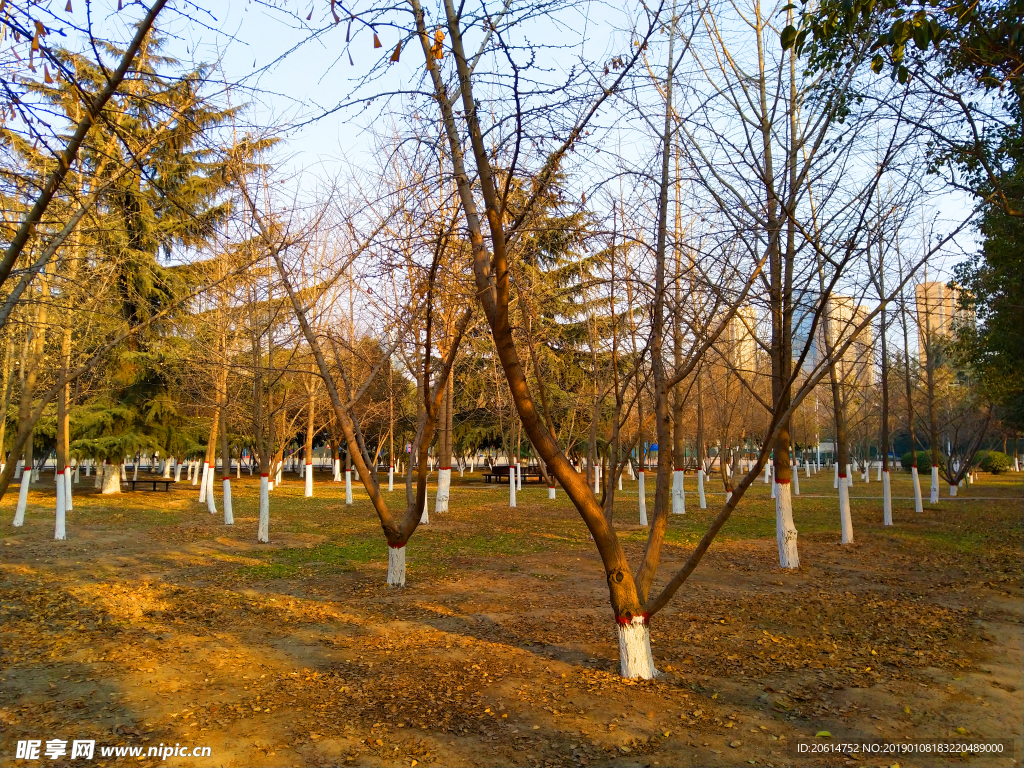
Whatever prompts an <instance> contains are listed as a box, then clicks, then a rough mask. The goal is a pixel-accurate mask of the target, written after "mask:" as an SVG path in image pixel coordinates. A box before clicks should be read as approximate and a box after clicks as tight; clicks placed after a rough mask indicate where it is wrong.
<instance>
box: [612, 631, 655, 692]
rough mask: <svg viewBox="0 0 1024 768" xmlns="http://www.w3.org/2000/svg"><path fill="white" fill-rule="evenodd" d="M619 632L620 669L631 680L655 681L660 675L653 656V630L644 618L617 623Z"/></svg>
mask: <svg viewBox="0 0 1024 768" xmlns="http://www.w3.org/2000/svg"><path fill="white" fill-rule="evenodd" d="M616 626H617V627H618V630H619V668H620V670H621V672H622V676H623V677H625V678H627V679H630V680H653V679H654V678H655V676H657V674H658V670H657V669H656V668H655V667H654V656H653V655H652V654H651V628H650V626H649V625H648V623H647V620H646V619H645V618H643V617H642V616H634V617H633V619H632V621H630V622H629V623H625V622H622V621H619V622H617V624H616Z"/></svg>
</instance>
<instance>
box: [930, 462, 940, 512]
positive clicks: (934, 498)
mask: <svg viewBox="0 0 1024 768" xmlns="http://www.w3.org/2000/svg"><path fill="white" fill-rule="evenodd" d="M931 503H932V504H938V503H939V467H938V465H936V466H933V467H932V488H931Z"/></svg>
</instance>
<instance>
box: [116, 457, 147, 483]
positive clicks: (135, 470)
mask: <svg viewBox="0 0 1024 768" xmlns="http://www.w3.org/2000/svg"><path fill="white" fill-rule="evenodd" d="M141 463H142V460H141V458H139V459H136V460H135V465H134V466H133V467H132V480H138V479H139V464H141ZM121 479H122V480H127V479H128V478H127V477H125V476H124V465H123V464H122V465H121Z"/></svg>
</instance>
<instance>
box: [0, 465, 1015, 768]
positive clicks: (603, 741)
mask: <svg viewBox="0 0 1024 768" xmlns="http://www.w3.org/2000/svg"><path fill="white" fill-rule="evenodd" d="M83 480H84V479H83ZM687 482H688V489H689V492H688V498H687V514H686V515H685V516H674V517H673V518H672V520H671V521H670V529H669V532H668V537H667V543H666V546H665V550H664V557H663V565H662V569H661V572H660V575H661V577H662V579H667V578H668V576H667V574H670V573H671V572H672V570H673V567H678V566H679V564H680V563H681V562H682V561H683V560H684V559H685V557H686V555H687V553H688V551H689V550H690V548H691V547H692V545H693V543H694V542H695V541H696V540H697V539H698V538H699V537H700V535H701V534H702V533H703V530H704V529H705V528H706V526H707V524H708V522H709V520H710V519H711V515H712V513H713V512H717V506H718V505H720V504H721V503H722V500H723V496H722V495H721V494H717V495H711V496H710V501H709V507H711V509H709V510H707V511H701V510H699V509H697V503H696V501H697V500H696V494H695V493H694V492H693V491H694V487H693V482H694V481H693V478H692V477H690V478H688V481H687ZM181 485H182V486H184V487H181V488H179V489H178V490H175V491H173V492H171V493H162V492H156V493H153V492H150V491H144V492H143V491H140V492H135V493H125V494H122V495H120V496H99V495H96V494H95V493H94V492H93V491H92V490H91V483H88V484H86V483H85V482H83V483H82V486H81V489H80V490H79V491H78V492H77V493H76V494H75V510H74V512H72V513H70V514H69V515H68V540H67V541H64V542H55V541H53V540H52V535H53V512H52V505H53V499H54V497H53V490H52V485H51V484H48V483H41V484H40V486H39V489H38V490H34V491H33V492H32V494H31V497H30V507H29V510H28V515H27V518H26V524H25V526H24V527H23V528H21V529H15V528H12V527H11V519H12V517H13V504H14V502H15V500H16V493H9V494H8V495H7V496H6V497H5V498H4V501H3V508H2V510H0V514H2V529H0V536H2V541H3V546H2V549H0V554H2V556H3V558H2V578H3V582H2V590H3V616H2V618H3V645H2V648H3V655H2V675H3V677H2V692H0V721H2V726H3V728H2V736H0V764H2V765H4V766H7V765H42V764H47V765H86V764H88V765H104V764H107V765H143V766H146V765H160V764H162V765H169V766H170V765H181V766H191V765H195V766H310V765H315V766H320V765H373V766H407V767H411V766H417V765H421V766H477V765H479V766H502V765H516V766H519V765H523V766H534V765H544V766H548V765H552V766H553V765H589V766H674V765H682V766H691V765H692V766H713V765H744V766H745V765H748V764H749V765H768V766H771V765H776V766H778V765H866V766H876V765H884V766H890V765H894V764H899V765H902V766H915V765H986V766H988V765H997V766H998V765H1019V763H1020V759H1021V749H1022V743H1021V730H1022V725H1021V724H1022V721H1024V706H1022V691H1021V670H1022V667H1024V662H1022V649H1021V637H1022V600H1021V597H1022V573H1021V545H1022V521H1021V517H1022V515H1021V512H1022V484H1021V475H1019V474H1009V475H1004V476H1000V477H993V476H987V475H982V477H981V480H980V482H979V483H978V484H976V485H974V486H970V487H968V488H966V489H963V490H962V491H961V494H962V495H961V497H960V498H957V499H948V498H947V497H945V496H943V498H942V500H941V502H940V503H939V504H937V505H934V506H927V507H926V509H925V512H924V514H921V515H915V514H914V512H913V502H912V500H911V499H910V498H909V482H908V479H907V477H906V476H904V475H897V476H896V477H895V480H894V490H895V494H896V496H897V497H898V498H897V500H896V502H895V505H894V514H893V516H894V520H895V525H894V526H893V527H891V528H884V527H883V526H882V524H881V520H882V514H881V509H880V507H881V503H880V501H879V500H878V499H877V498H875V496H876V494H879V493H880V489H881V485H880V484H879V483H875V482H872V483H871V484H870V485H867V486H865V485H863V484H860V483H857V484H856V485H855V486H854V488H853V491H852V495H853V502H852V503H853V518H854V526H855V528H854V530H855V536H856V543H854V544H853V545H851V546H842V545H840V544H839V543H838V538H839V525H838V523H839V521H838V505H837V502H836V497H835V495H834V494H835V492H834V491H833V490H832V476H831V472H828V473H826V472H822V473H821V474H820V475H818V476H816V477H814V478H813V479H807V478H803V479H802V480H801V485H802V488H801V490H802V491H803V495H802V496H800V497H797V498H796V499H795V500H794V509H795V512H794V517H795V520H796V524H797V527H798V529H799V531H800V538H799V546H800V559H801V568H800V569H799V570H797V571H782V570H781V569H779V568H778V559H777V551H776V545H775V537H774V529H775V524H774V512H773V502H772V501H771V499H770V498H769V496H768V486H767V485H764V484H763V483H761V482H760V480H758V482H756V483H755V484H754V486H753V487H752V488H751V490H750V492H749V493H748V495H747V497H746V498H744V499H743V501H742V504H741V506H740V509H739V510H738V511H737V512H736V513H735V514H734V515H733V518H732V519H731V520H730V521H729V522H728V523H727V524H726V526H725V528H724V529H723V531H722V533H721V535H720V536H719V539H718V540H717V541H716V542H715V544H714V545H713V546H712V548H711V550H710V552H709V553H708V555H707V557H705V559H704V561H703V562H702V563H701V565H700V566H699V567H698V569H697V571H696V572H695V573H694V575H693V576H692V577H691V578H690V580H689V581H688V582H687V583H686V584H685V585H684V586H683V588H682V589H681V590H680V591H679V592H678V593H677V595H676V598H675V599H674V600H673V602H672V603H671V604H670V606H669V607H668V608H667V609H665V610H664V611H662V612H661V613H659V614H658V615H657V616H655V617H654V619H653V621H652V629H651V632H652V638H653V640H652V642H653V649H654V656H655V660H656V663H657V665H658V667H659V669H660V670H661V671H662V674H661V675H660V676H659V677H658V679H657V680H656V681H654V682H647V683H636V682H630V681H625V680H622V679H621V678H620V677H618V675H617V667H618V647H617V642H616V635H615V629H614V624H613V621H612V617H611V614H610V610H609V607H608V599H607V591H606V589H605V586H604V575H603V571H602V568H601V565H600V560H599V559H598V557H597V553H596V550H595V548H594V546H593V543H592V541H591V539H590V537H589V534H588V533H587V531H586V529H585V527H584V526H583V525H582V523H581V521H580V518H579V516H578V515H577V514H576V513H575V511H574V510H573V508H572V507H571V505H570V504H569V503H568V501H567V500H566V498H565V496H564V494H563V493H562V492H561V491H560V492H559V499H558V500H557V501H555V502H551V501H548V500H547V499H546V496H547V489H546V488H543V487H540V486H529V487H527V488H524V489H523V491H521V492H520V493H519V495H518V502H519V506H518V507H517V508H516V509H514V510H510V509H509V508H508V501H507V491H506V490H505V489H504V488H503V487H495V486H492V485H485V484H484V483H483V482H482V481H481V480H480V479H479V475H472V476H471V475H467V476H466V477H465V478H463V479H461V480H460V479H459V478H458V477H456V478H454V479H453V489H452V497H451V511H450V512H448V513H446V514H441V515H436V514H432V515H431V523H430V525H429V526H424V527H421V528H420V529H419V530H418V531H417V532H416V534H415V536H414V537H413V538H412V540H411V541H410V543H409V546H408V574H409V575H408V586H407V588H405V589H402V590H395V589H388V588H387V587H386V586H385V583H384V582H385V573H386V568H387V551H386V547H385V544H384V539H383V536H382V534H381V532H380V528H379V525H378V524H377V523H376V518H375V516H374V515H373V513H372V510H371V508H370V506H369V502H368V500H367V499H366V496H365V494H364V493H362V492H361V489H360V490H359V491H357V493H356V494H355V503H354V505H353V506H351V507H346V506H345V504H344V491H343V488H342V487H341V485H340V484H336V483H331V482H329V474H328V473H318V474H317V479H316V496H315V497H314V498H312V499H304V498H303V497H302V481H300V480H298V478H297V476H294V475H286V480H285V483H284V485H283V487H281V488H280V489H278V490H275V491H274V492H273V494H272V497H271V543H270V544H267V545H260V544H257V542H256V501H257V498H256V495H257V490H258V484H257V482H256V481H255V480H251V479H249V478H248V477H246V478H244V479H243V480H242V481H241V482H240V483H238V482H236V483H235V484H234V486H233V496H234V500H235V520H236V524H235V525H234V526H233V527H225V526H224V525H223V524H222V519H221V516H220V515H219V514H218V515H210V514H208V513H207V512H206V510H205V506H200V505H199V504H198V502H197V496H198V494H197V492H196V491H197V489H196V488H194V487H192V486H190V485H187V484H185V483H182V484H181ZM648 485H649V486H650V485H653V482H651V483H649V484H648ZM14 490H15V491H16V488H15V489H14ZM404 496H405V494H404V489H403V490H402V491H397V490H396V491H395V492H394V493H393V494H390V495H389V497H388V498H389V503H391V504H393V505H395V506H398V505H399V504H402V505H404ZM217 502H218V508H219V505H220V497H219V494H218V497H217ZM636 502H637V499H636V484H635V483H632V482H626V483H625V490H624V491H623V492H622V494H621V495H620V496H618V501H617V506H616V521H617V524H618V525H619V527H620V530H621V531H622V534H621V535H622V536H623V538H624V540H625V542H626V548H627V550H628V552H629V554H630V556H631V559H632V561H633V562H634V563H635V562H636V561H637V559H638V555H639V552H640V550H641V547H642V546H643V541H644V532H643V530H642V529H641V528H640V527H639V526H637V525H634V524H633V523H635V520H636ZM652 502H653V497H652V498H651V499H649V503H652ZM823 731H827V732H828V733H829V734H830V737H831V738H830V737H829V736H826V735H821V736H816V734H819V733H821V732H823ZM879 738H884V739H893V740H906V739H943V740H950V739H967V740H970V741H984V740H989V741H991V740H1000V741H1004V742H1009V747H1008V748H1009V749H1010V750H1011V752H1013V751H1014V750H1015V752H1013V756H1012V757H1010V756H1009V755H1010V754H1011V752H1004V756H1003V757H1001V758H994V757H993V756H991V755H986V756H982V757H974V758H960V757H950V758H945V759H939V758H936V757H935V756H934V755H929V756H926V757H923V758H918V757H913V756H909V757H908V756H906V755H903V756H896V757H892V756H890V757H884V756H880V755H874V756H870V757H866V758H865V757H863V756H858V757H859V759H857V760H851V759H849V758H847V757H844V756H842V755H833V756H828V757H822V756H821V755H809V754H805V753H799V752H797V749H796V746H797V743H798V742H799V741H801V740H804V741H809V742H817V743H842V742H847V741H853V740H862V739H879ZM26 739H39V740H41V741H43V742H44V748H45V742H46V741H47V740H50V739H63V740H67V741H68V744H69V752H70V743H71V741H72V740H73V739H95V740H96V742H97V748H96V757H95V760H94V761H93V762H91V763H87V762H86V761H83V760H81V759H79V760H74V761H69V760H67V758H61V759H57V760H49V759H42V760H39V761H27V760H18V759H15V754H16V745H17V742H18V741H19V740H26ZM161 744H162V745H177V744H180V745H183V746H185V745H187V746H189V747H192V746H208V747H210V749H211V756H210V757H205V758H193V757H189V758H183V757H173V756H171V757H168V758H166V759H165V760H161V759H159V758H156V757H150V758H147V757H145V753H146V750H148V748H149V747H152V746H158V745H161ZM111 745H122V746H128V747H135V746H141V747H143V748H144V750H143V753H144V756H143V758H141V759H138V758H128V757H122V758H116V757H102V756H101V755H100V746H111ZM43 757H44V758H45V755H44V756H43Z"/></svg>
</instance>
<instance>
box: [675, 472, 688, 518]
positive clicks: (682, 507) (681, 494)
mask: <svg viewBox="0 0 1024 768" xmlns="http://www.w3.org/2000/svg"><path fill="white" fill-rule="evenodd" d="M684 478H685V475H684V474H683V470H681V469H677V470H675V471H673V472H672V514H673V515H685V514H686V487H685V486H684V485H683V480H684Z"/></svg>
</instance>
